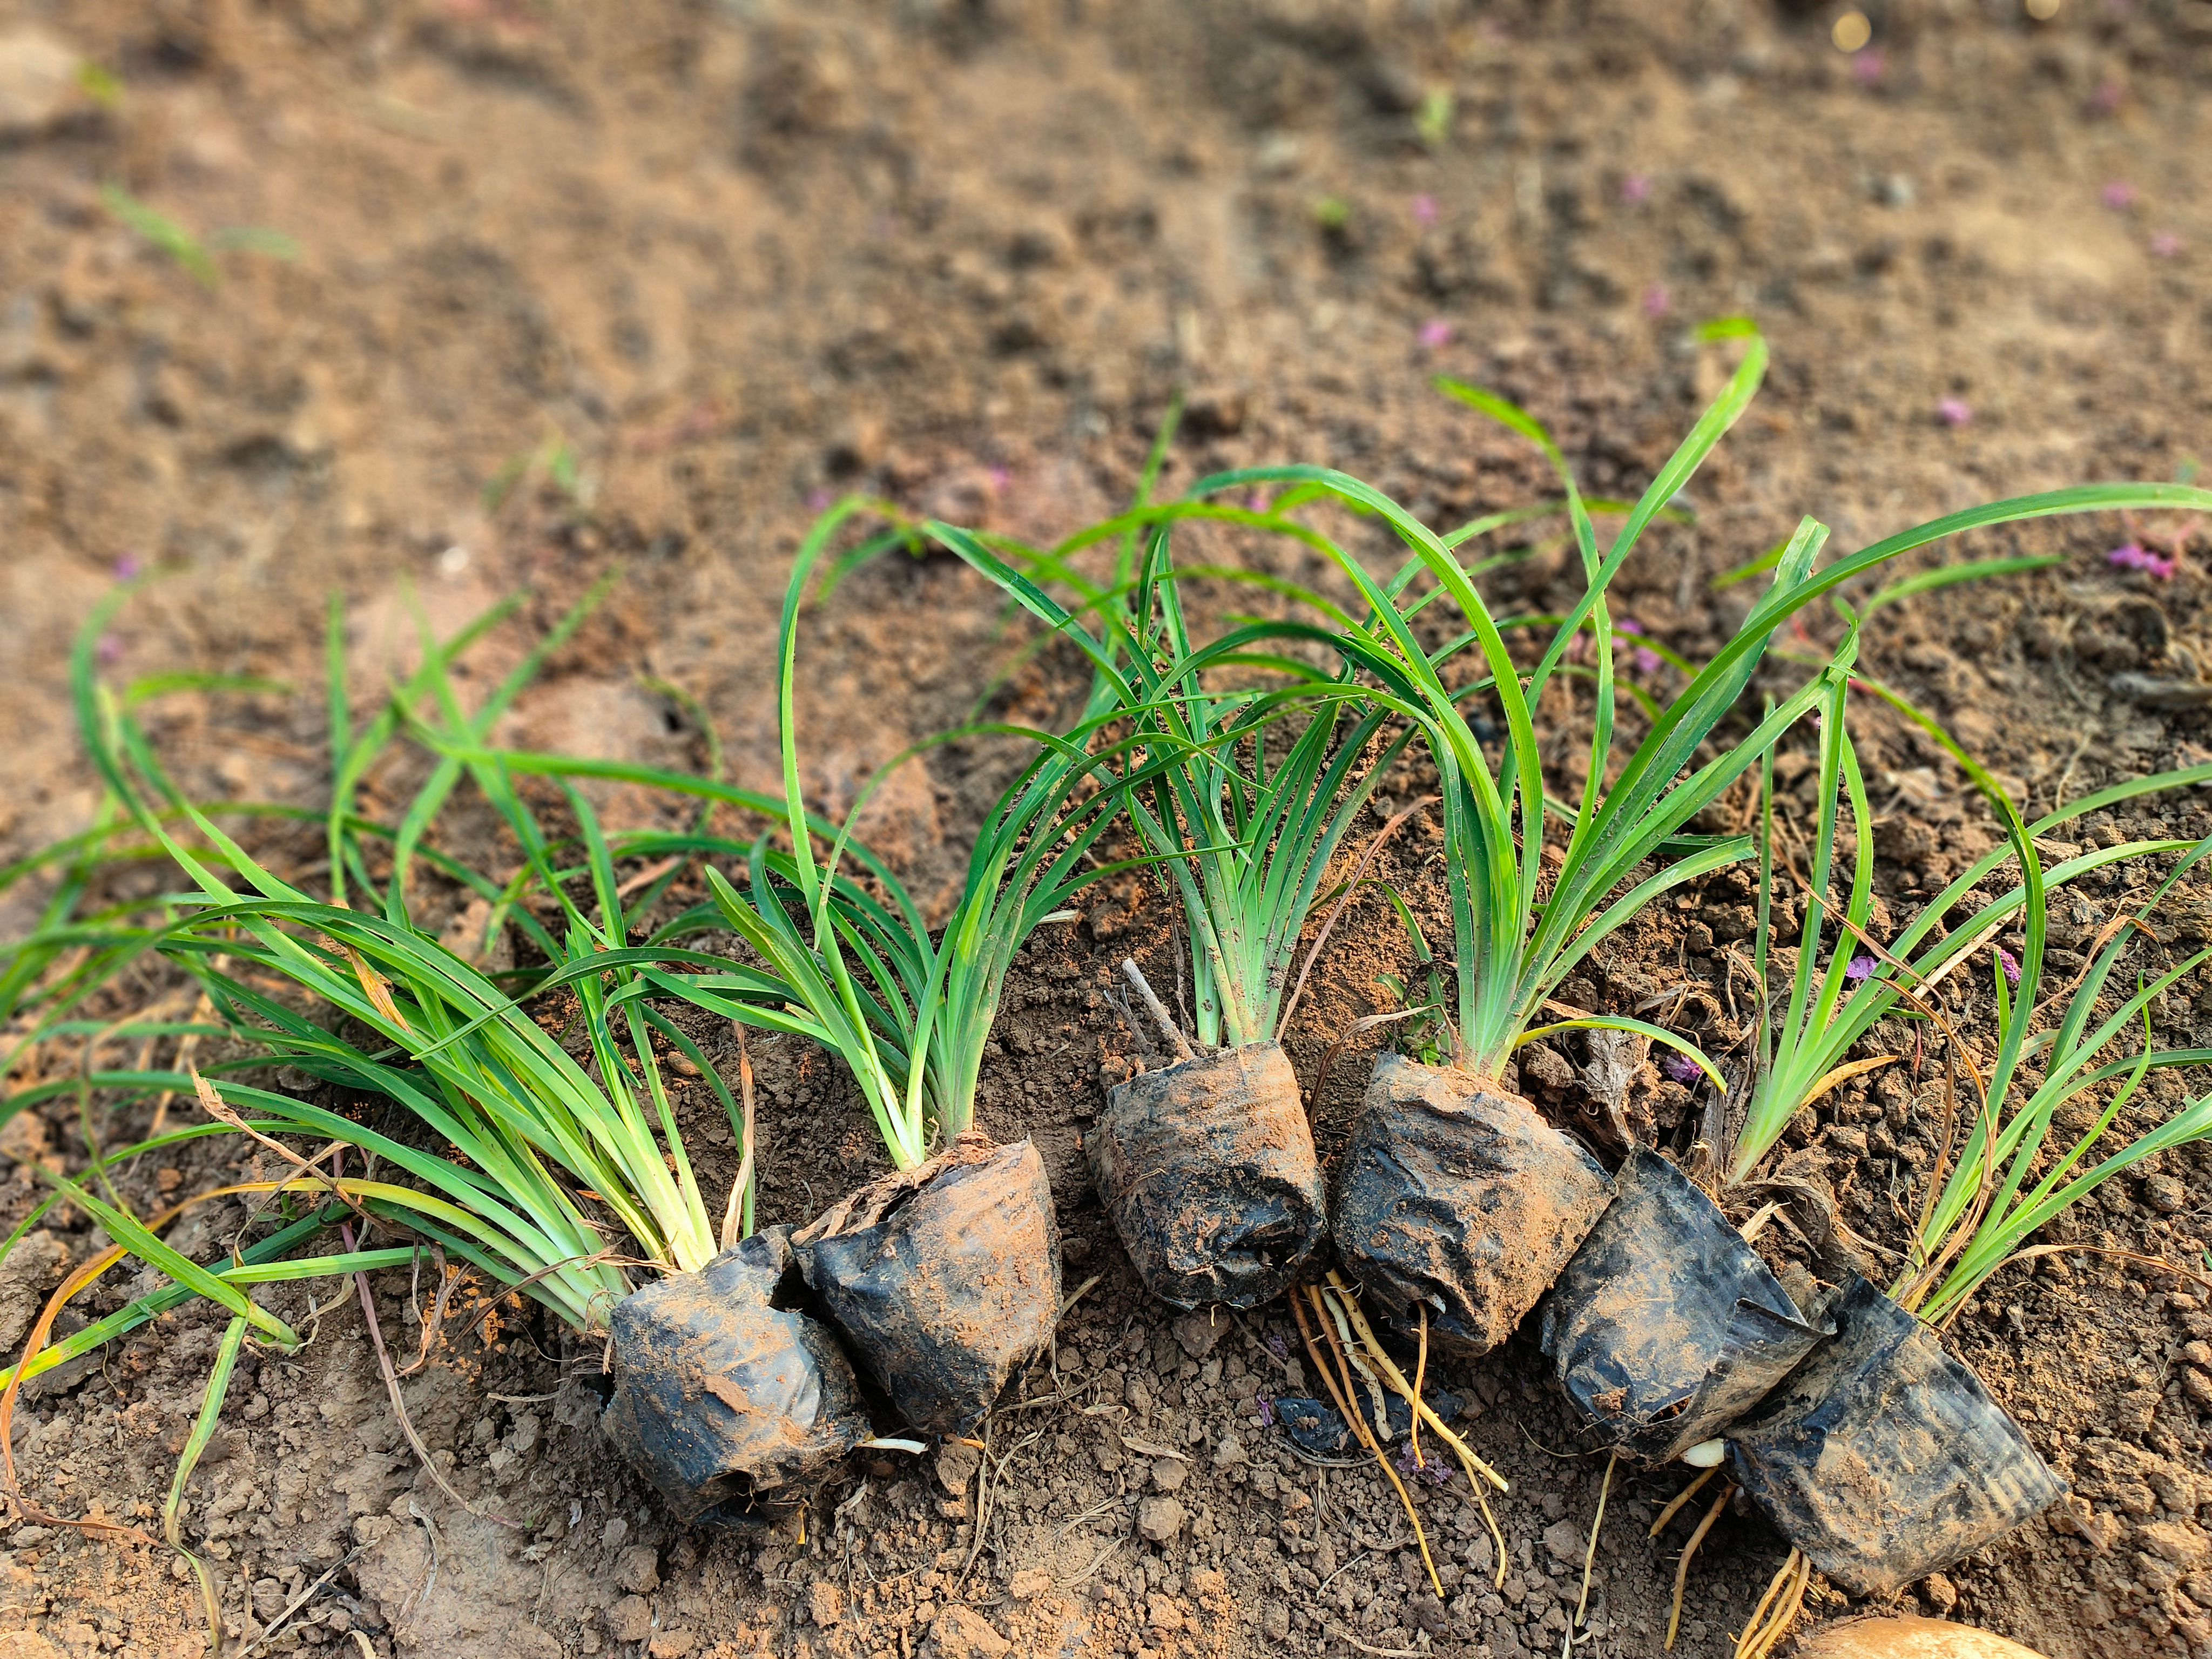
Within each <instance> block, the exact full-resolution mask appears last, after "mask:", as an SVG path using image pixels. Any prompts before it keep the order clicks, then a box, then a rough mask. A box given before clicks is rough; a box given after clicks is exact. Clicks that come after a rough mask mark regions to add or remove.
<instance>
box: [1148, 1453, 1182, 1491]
mask: <svg viewBox="0 0 2212 1659" xmlns="http://www.w3.org/2000/svg"><path fill="white" fill-rule="evenodd" d="M1189 1476H1190V1468H1189V1466H1188V1464H1186V1463H1185V1462H1183V1461H1182V1459H1181V1458H1179V1457H1163V1458H1159V1459H1158V1460H1157V1461H1155V1462H1154V1463H1153V1464H1152V1485H1153V1486H1157V1487H1158V1489H1159V1490H1160V1491H1162V1492H1173V1491H1175V1490H1176V1488H1177V1487H1178V1486H1182V1483H1183V1482H1184V1481H1185V1480H1188V1478H1189Z"/></svg>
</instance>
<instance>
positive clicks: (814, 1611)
mask: <svg viewBox="0 0 2212 1659" xmlns="http://www.w3.org/2000/svg"><path fill="white" fill-rule="evenodd" d="M806 1616H807V1617H808V1618H810V1619H811V1620H813V1621H814V1622H815V1623H816V1624H817V1625H823V1626H829V1625H834V1624H836V1623H837V1622H838V1621H839V1620H842V1618H844V1616H845V1592H844V1591H842V1590H841V1589H838V1588H837V1586H836V1585H835V1584H833V1583H829V1581H828V1580H827V1579H822V1578H817V1579H816V1580H815V1581H814V1582H813V1583H811V1584H810V1585H808V1586H807V1589H806Z"/></svg>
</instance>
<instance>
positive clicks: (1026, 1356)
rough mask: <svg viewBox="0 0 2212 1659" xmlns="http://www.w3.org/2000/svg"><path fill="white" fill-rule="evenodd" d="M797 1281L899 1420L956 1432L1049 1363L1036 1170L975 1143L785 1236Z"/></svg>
mask: <svg viewBox="0 0 2212 1659" xmlns="http://www.w3.org/2000/svg"><path fill="white" fill-rule="evenodd" d="M792 1248H793V1250H794V1252H795V1253H796V1254H797V1255H798V1258H799V1267H800V1268H801V1270H802V1271H803V1272H804V1273H805V1275H806V1282H807V1284H808V1285H809V1286H810V1287H811V1289H812V1290H813V1291H814V1293H815V1294H816V1295H817V1297H820V1298H821V1300H822V1305H823V1310H825V1311H826V1312H827V1313H828V1314H829V1316H830V1317H831V1318H832V1319H834V1320H835V1321H836V1323H837V1326H838V1328H839V1330H840V1331H841V1332H842V1334H843V1335H844V1337H845V1340H846V1342H847V1344H848V1346H850V1347H851V1348H852V1350H853V1352H854V1353H855V1354H856V1355H857V1356H858V1357H859V1358H860V1363H861V1364H863V1365H865V1366H866V1368H867V1370H869V1372H870V1373H871V1374H872V1376H874V1377H875V1378H876V1380H877V1381H878V1383H881V1384H882V1385H883V1388H884V1392H886V1393H887V1394H889V1395H890V1397H891V1401H892V1403H893V1404H894V1405H896V1407H898V1409H899V1413H900V1415H902V1417H904V1418H905V1419H906V1420H907V1421H908V1423H910V1424H912V1425H914V1426H915V1428H918V1429H927V1430H930V1431H934V1432H937V1433H940V1434H962V1433H965V1432H966V1431H968V1430H969V1428H970V1427H972V1426H973V1425H975V1422H976V1421H977V1420H978V1419H980V1418H981V1417H982V1415H983V1413H985V1412H987V1411H988V1410H989V1409H990V1407H991V1402H992V1401H994V1400H996V1399H997V1398H998V1397H999V1394H1000V1390H1001V1389H1004V1388H1005V1387H1006V1383H1007V1380H1008V1379H1009V1378H1011V1377H1012V1376H1013V1375H1014V1373H1015V1372H1016V1371H1018V1370H1020V1369H1021V1368H1022V1367H1023V1366H1024V1365H1026V1364H1029V1362H1030V1360H1032V1359H1035V1358H1036V1357H1037V1356H1038V1355H1039V1354H1041V1353H1042V1352H1044V1351H1045V1348H1046V1346H1047V1345H1048V1344H1049V1343H1050V1342H1051V1340H1052V1330H1053V1324H1054V1320H1055V1319H1056V1318H1057V1317H1058V1315H1059V1312H1060V1228H1059V1225H1058V1224H1057V1223H1056V1222H1055V1220H1054V1216H1053V1208H1052V1185H1051V1182H1049V1181H1048V1180H1047V1179H1046V1177H1045V1169H1044V1160H1043V1159H1042V1158H1040V1157H1038V1156H1037V1151H1036V1147H1035V1146H1031V1145H1030V1143H1029V1142H1028V1141H1026V1140H1024V1141H1020V1142H1018V1143H1017V1144H1015V1145H1012V1146H994V1145H993V1144H992V1141H991V1139H990V1137H989V1136H987V1135H985V1134H982V1133H979V1132H977V1131H975V1130H969V1131H968V1132H967V1133H963V1134H961V1135H958V1136H957V1137H955V1139H953V1142H952V1144H951V1146H949V1147H947V1148H946V1149H945V1151H944V1152H941V1153H939V1155H938V1156H937V1157H935V1158H932V1159H930V1160H929V1161H928V1162H927V1163H926V1164H919V1165H917V1166H915V1168H914V1169H911V1170H902V1171H901V1172H900V1173H898V1174H896V1175H890V1176H884V1179H882V1180H881V1181H878V1182H873V1183H872V1184H871V1185H869V1186H866V1187H864V1188H861V1189H860V1191H859V1192H857V1193H854V1194H852V1195H851V1196H850V1197H849V1198H847V1199H846V1200H844V1201H843V1202H842V1203H840V1204H837V1205H835V1206H831V1207H830V1208H829V1209H828V1210H825V1211H823V1212H822V1214H820V1215H819V1216H817V1217H816V1218H814V1219H813V1220H812V1221H811V1222H809V1223H808V1224H807V1225H805V1227H804V1228H802V1229H801V1230H800V1231H798V1232H797V1233H794V1234H793V1236H792Z"/></svg>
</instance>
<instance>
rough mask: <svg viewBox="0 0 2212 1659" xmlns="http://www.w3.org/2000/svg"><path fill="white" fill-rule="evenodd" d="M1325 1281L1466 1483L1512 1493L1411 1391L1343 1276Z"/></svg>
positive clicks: (1335, 1275) (1382, 1368)
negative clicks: (1449, 1453)
mask: <svg viewBox="0 0 2212 1659" xmlns="http://www.w3.org/2000/svg"><path fill="white" fill-rule="evenodd" d="M1328 1279H1329V1285H1330V1287H1331V1288H1332V1289H1334V1291H1336V1292H1337V1295H1338V1297H1339V1298H1340V1300H1341V1301H1342V1303H1343V1305H1344V1309H1345V1312H1346V1316H1348V1317H1349V1318H1350V1319H1351V1321H1352V1328H1353V1329H1354V1330H1355V1331H1357V1332H1358V1334H1359V1343H1360V1347H1361V1349H1362V1350H1363V1351H1364V1352H1365V1354H1366V1356H1367V1357H1368V1358H1370V1360H1372V1361H1373V1362H1374V1364H1375V1366H1376V1369H1377V1370H1380V1371H1381V1372H1382V1373H1383V1376H1385V1377H1387V1378H1389V1383H1390V1386H1391V1387H1392V1388H1394V1389H1396V1390H1397V1391H1398V1392H1399V1393H1400V1394H1401V1395H1404V1396H1405V1398H1406V1403H1407V1405H1408V1406H1409V1407H1412V1408H1413V1414H1414V1416H1415V1417H1416V1418H1417V1419H1419V1420H1420V1421H1422V1422H1425V1423H1426V1424H1427V1425H1429V1427H1430V1428H1431V1429H1432V1430H1434V1431H1436V1433H1437V1437H1438V1438H1439V1439H1441V1440H1442V1441H1443V1443H1445V1444H1446V1445H1447V1446H1449V1447H1450V1448H1451V1449H1452V1451H1453V1452H1454V1454H1455V1455H1457V1457H1458V1458H1459V1461H1460V1462H1461V1464H1462V1466H1463V1467H1464V1468H1466V1470H1467V1478H1468V1484H1469V1485H1470V1486H1474V1487H1475V1488H1476V1489H1477V1490H1478V1491H1480V1489H1481V1486H1482V1484H1483V1482H1484V1481H1488V1482H1489V1483H1490V1484H1491V1485H1492V1486H1495V1487H1497V1488H1498V1491H1500V1492H1510V1491H1511V1490H1512V1488H1511V1487H1510V1486H1509V1485H1507V1483H1506V1480H1505V1477H1504V1475H1502V1474H1498V1471H1497V1470H1496V1469H1493V1468H1491V1467H1490V1465H1489V1464H1487V1463H1486V1462H1483V1461H1482V1460H1481V1459H1480V1457H1477V1456H1476V1455H1474V1449H1473V1448H1471V1447H1470V1446H1468V1443H1467V1442H1466V1441H1464V1440H1462V1439H1461V1438H1460V1437H1459V1436H1457V1435H1456V1434H1454V1433H1453V1432H1452V1431H1451V1429H1450V1427H1449V1425H1447V1424H1446V1423H1445V1422H1444V1420H1443V1419H1442V1418H1441V1417H1438V1416H1437V1413H1436V1411H1435V1408H1434V1407H1431V1405H1430V1404H1429V1402H1428V1401H1425V1400H1424V1399H1423V1398H1421V1396H1420V1395H1419V1393H1418V1392H1416V1391H1415V1390H1414V1389H1413V1384H1412V1383H1408V1382H1407V1380H1406V1374H1405V1373H1404V1372H1403V1371H1401V1370H1399V1369H1398V1367H1397V1366H1396V1365H1395V1364H1393V1363H1392V1362H1391V1359H1390V1356H1389V1354H1387V1353H1385V1352H1383V1344H1382V1343H1381V1341H1379V1340H1377V1339H1376V1335H1375V1328H1374V1327H1373V1326H1372V1325H1370V1324H1369V1323H1368V1322H1367V1316H1366V1315H1365V1314H1364V1313H1362V1312H1361V1311H1360V1309H1359V1303H1358V1299H1357V1298H1356V1297H1353V1296H1352V1287H1351V1286H1350V1285H1346V1283H1345V1282H1344V1279H1343V1278H1342V1276H1341V1275H1340V1274H1338V1273H1334V1272H1332V1273H1330V1274H1329V1276H1328Z"/></svg>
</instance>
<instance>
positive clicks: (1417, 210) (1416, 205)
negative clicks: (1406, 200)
mask: <svg viewBox="0 0 2212 1659" xmlns="http://www.w3.org/2000/svg"><path fill="white" fill-rule="evenodd" d="M1413 222H1414V223H1415V224H1417V225H1432V224H1434V223H1436V222H1437V198H1436V197H1433V196H1431V195H1430V194H1429V193H1428V192H1427V191H1422V192H1421V194H1419V196H1416V197H1414V198H1413Z"/></svg>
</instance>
